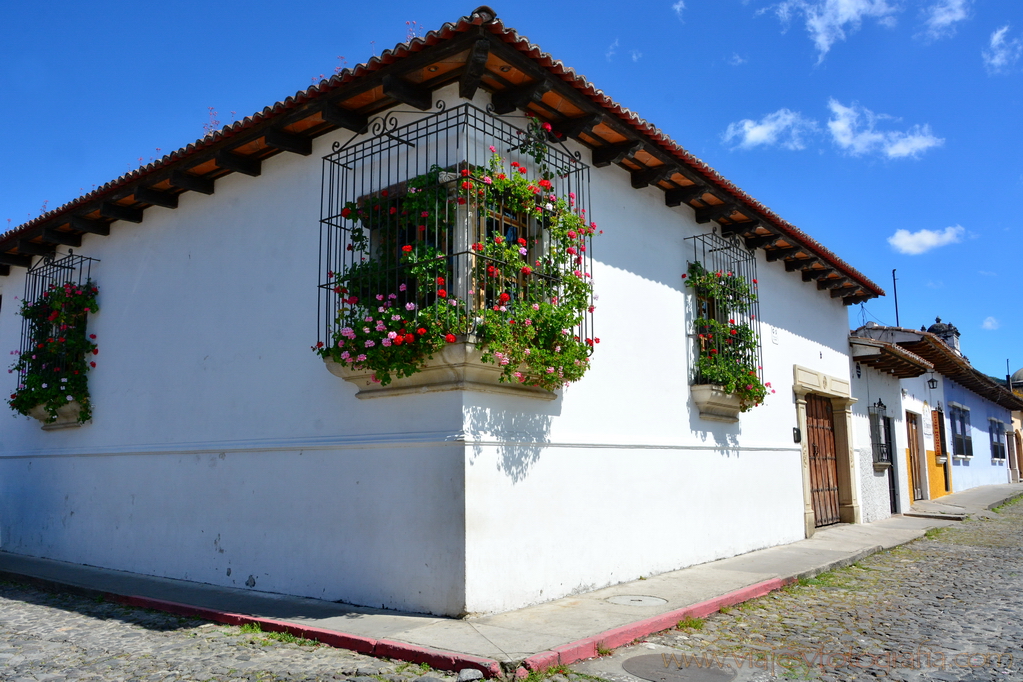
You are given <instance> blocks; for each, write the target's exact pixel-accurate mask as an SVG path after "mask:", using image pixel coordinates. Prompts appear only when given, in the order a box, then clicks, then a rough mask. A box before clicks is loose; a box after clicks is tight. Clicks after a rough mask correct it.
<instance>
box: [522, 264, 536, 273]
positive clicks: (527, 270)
mask: <svg viewBox="0 0 1023 682" xmlns="http://www.w3.org/2000/svg"><path fill="white" fill-rule="evenodd" d="M522 274H523V275H532V274H533V268H531V267H529V266H528V265H523V266H522Z"/></svg>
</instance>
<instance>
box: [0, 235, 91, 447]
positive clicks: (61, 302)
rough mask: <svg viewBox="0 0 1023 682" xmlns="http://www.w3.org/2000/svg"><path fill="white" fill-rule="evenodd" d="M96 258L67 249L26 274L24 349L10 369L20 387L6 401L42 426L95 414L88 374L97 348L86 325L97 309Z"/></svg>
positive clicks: (22, 311) (78, 420)
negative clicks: (58, 257)
mask: <svg viewBox="0 0 1023 682" xmlns="http://www.w3.org/2000/svg"><path fill="white" fill-rule="evenodd" d="M95 262H98V261H97V260H96V259H94V258H88V257H86V256H80V255H76V254H74V252H71V251H69V254H68V255H67V256H66V257H64V258H60V259H56V260H55V259H53V258H46V259H43V260H42V261H40V262H39V263H38V264H37V265H36V266H35V267H33V268H31V269H29V271H28V273H27V275H26V278H25V295H24V298H23V300H22V304H21V309H20V311H19V312H20V314H21V317H22V334H21V348H20V350H19V351H17V355H18V359H17V360H16V362H15V363H14V366H13V367H12V368H11V371H12V372H16V373H17V374H18V386H17V389H16V390H15V392H14V393H12V394H11V396H10V398H9V399H8V405H10V407H11V409H13V410H15V411H17V412H20V413H21V414H24V415H29V416H32V417H35V418H36V419H39V420H40V421H42V422H44V426H43V428H48V427H53V426H56V425H75V424H81V423H84V422H86V421H88V420H89V419H91V418H92V401H91V399H90V397H89V386H88V380H87V374H88V372H89V370H90V369H91V368H93V367H95V366H96V361H95V359H94V356H95V355H96V354H97V353H98V352H99V349H98V347H97V346H96V344H95V343H94V341H95V338H96V335H95V334H88V332H87V329H86V325H87V321H88V316H89V315H90V314H94V313H96V312H97V311H98V310H99V308H98V305H97V302H96V296H97V294H98V293H99V290H98V288H97V287H96V284H95V283H94V282H93V281H92V264H93V263H95Z"/></svg>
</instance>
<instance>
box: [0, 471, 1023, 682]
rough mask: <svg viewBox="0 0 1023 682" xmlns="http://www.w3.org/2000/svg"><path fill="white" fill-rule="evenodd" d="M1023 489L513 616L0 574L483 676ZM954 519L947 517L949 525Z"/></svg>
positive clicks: (557, 658)
mask: <svg viewBox="0 0 1023 682" xmlns="http://www.w3.org/2000/svg"><path fill="white" fill-rule="evenodd" d="M1020 494H1023V484H1006V485H997V486H985V487H983V488H976V489H973V490H969V491H966V492H963V493H955V494H952V495H948V496H946V497H943V498H940V500H939V501H937V502H921V503H917V504H916V505H914V509H915V510H916V511H918V512H921V513H925V514H926V516H927V517H926V518H920V517H915V518H914V517H910V516H895V517H892V518H890V519H885V520H883V521H878V522H875V523H871V524H862V525H844V524H843V525H838V526H831V527H828V528H824V529H821V530H819V531H818V532H817V533H816V534H815V535H814V536H813V537H812V538H809V539H806V540H802V541H799V542H794V543H792V544H789V545H784V546H781V547H772V548H769V549H763V550H759V551H756V552H750V553H749V554H744V555H741V556H737V557H732V558H730V559H722V560H720V561H714V562H711V563H707V564H701V565H698V566H692V567H690V568H686V569H682V570H679V571H673V572H671V573H665V574H662V575H658V576H654V577H651V578H648V579H646V580H641V581H634V582H630V583H623V584H621V585H615V586H613V587H608V588H604V589H601V590H596V591H594V592H589V593H587V594H582V595H574V596H572V597H566V598H563V599H558V600H556V601H553V602H549V603H546V604H540V605H537V606H531V607H528V608H524V609H519V610H516V611H511V612H508V613H501V614H497V615H492V616H485V617H480V618H467V619H462V620H457V619H451V618H439V617H435V616H427V615H418V614H406V613H398V612H394V611H385V610H381V609H371V608H361V607H354V606H348V605H345V604H336V603H333V602H325V601H319V600H316V599H306V598H301V597H290V596H284V595H275V594H268V593H264V592H255V591H251V590H239V589H235V588H226V587H216V586H213V585H205V584H201V583H193V582H188V581H183V580H171V579H166V578H154V577H149V576H142V575H137V574H134V573H125V572H121V571H113V570H108V569H101V568H93V567H89V566H81V565H77V564H69V563H65V562H60V561H53V560H49V559H38V558H33V557H26V556H22V555H18V554H10V553H6V552H0V576H2V577H4V578H7V579H11V580H18V581H22V582H31V583H35V584H39V585H43V586H46V587H52V588H56V589H61V590H73V591H76V592H84V593H86V594H93V595H103V596H104V597H106V598H107V599H110V600H113V601H118V602H121V603H125V604H131V605H134V606H143V607H147V608H154V609H158V610H164V611H171V612H174V613H180V614H183V615H195V616H199V617H202V618H207V619H209V620H214V621H219V622H226V623H234V624H241V623H246V622H259V623H260V624H261V625H262V626H263V628H264V629H267V630H277V631H285V630H286V631H290V632H292V633H293V634H295V635H298V636H305V637H309V638H313V639H318V640H320V641H323V642H325V643H328V644H332V645H335V646H342V647H345V648H349V649H354V650H356V651H360V652H363V653H369V654H373V655H376V656H384V657H388V658H395V659H402V660H409V661H412V662H416V663H419V662H425V663H429V664H430V665H432V666H434V667H436V668H440V669H460V668H465V667H472V668H477V669H480V670H482V671H483V672H484V673H485V674H486V675H487V676H496V675H500V674H502V672H512V671H515V670H517V669H518V668H520V667H525V668H529V669H537V668H542V667H546V666H547V665H551V664H556V663H562V664H567V663H571V662H574V661H578V660H582V659H584V658H588V657H591V656H595V655H597V648H598V647H600V648H604V649H609V648H614V647H617V646H621V645H623V644H627V643H629V642H631V641H633V640H634V639H636V638H638V637H642V636H645V635H648V634H650V633H652V632H657V631H659V630H664V629H667V628H670V627H672V626H674V625H675V623H676V622H678V620H680V619H681V618H683V617H685V616H692V617H702V616H706V615H709V614H710V613H713V612H715V611H717V610H718V609H719V608H720V607H721V606H726V605H731V604H736V603H739V602H742V601H745V600H747V599H750V598H753V597H756V596H760V595H763V594H767V593H768V592H770V591H772V590H776V589H779V588H780V587H782V586H784V585H785V584H787V583H790V582H792V581H794V580H796V579H798V578H801V577H809V576H812V575H816V574H818V573H821V572H823V571H826V570H830V569H832V568H837V567H840V566H845V565H848V564H851V563H853V562H855V561H857V560H859V559H861V558H863V557H865V556H868V555H870V554H872V553H874V552H876V551H879V550H881V549H888V548H891V547H895V546H897V545H900V544H904V543H906V542H909V541H911V540H914V539H916V538H918V537H920V536H922V535H923V534H924V533H925V532H926V531H927V530H928V529H930V528H935V527H940V526H947V525H951V524H954V523H956V519H957V518H959V517H960V516H962V515H964V514H984V513H990V512H989V511H988V510H990V509H991V508H992V507H994V506H996V505H998V504H1000V503H1001V502H1003V501H1005V500H1007V499H1010V498H1012V497H1015V496H1017V495H1020ZM943 515H947V516H948V518H944V517H943Z"/></svg>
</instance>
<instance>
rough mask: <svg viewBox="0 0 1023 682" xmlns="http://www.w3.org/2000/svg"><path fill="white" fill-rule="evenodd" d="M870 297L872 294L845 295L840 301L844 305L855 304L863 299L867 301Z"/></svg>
mask: <svg viewBox="0 0 1023 682" xmlns="http://www.w3.org/2000/svg"><path fill="white" fill-rule="evenodd" d="M871 298H873V296H867V295H863V296H846V297H845V298H843V299H842V303H844V304H845V305H856V304H858V303H863V302H865V301H869V300H870V299H871Z"/></svg>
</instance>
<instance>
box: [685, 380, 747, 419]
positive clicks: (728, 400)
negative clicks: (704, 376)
mask: <svg viewBox="0 0 1023 682" xmlns="http://www.w3.org/2000/svg"><path fill="white" fill-rule="evenodd" d="M689 393H690V395H692V396H693V402H694V403H695V404H696V407H697V408H699V410H700V419H707V420H709V421H715V422H728V423H732V424H734V423H735V422H737V421H739V413H740V412H741V411H742V409H741V406H740V403H739V397H738V396H736V395H735V394H734V393H726V392H725V390H724V388H723V387H721V386H716V385H714V384H696V385H695V386H690V387H689Z"/></svg>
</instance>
